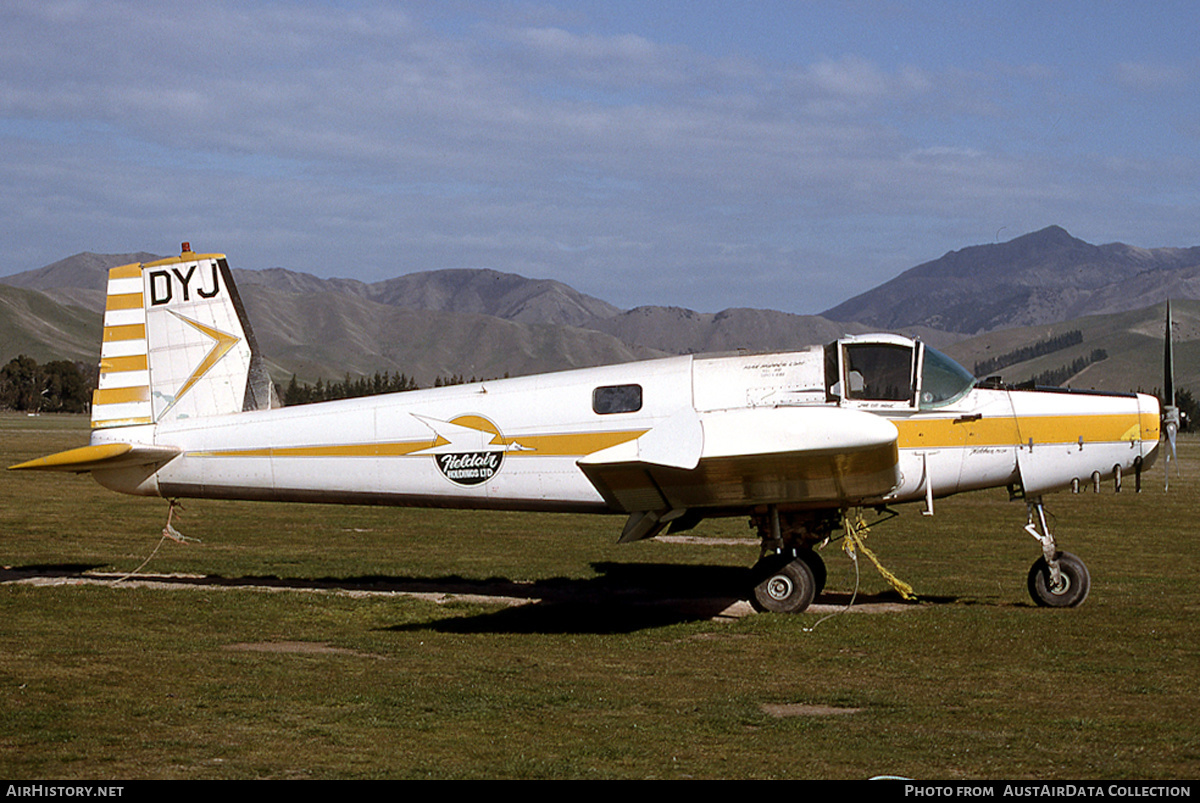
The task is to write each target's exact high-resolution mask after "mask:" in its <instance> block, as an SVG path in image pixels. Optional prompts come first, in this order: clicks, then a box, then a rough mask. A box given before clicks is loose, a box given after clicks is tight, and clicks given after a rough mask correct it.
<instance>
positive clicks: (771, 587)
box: [750, 558, 817, 613]
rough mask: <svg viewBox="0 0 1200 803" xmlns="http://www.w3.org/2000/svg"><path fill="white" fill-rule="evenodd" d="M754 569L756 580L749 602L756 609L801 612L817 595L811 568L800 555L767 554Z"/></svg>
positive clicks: (763, 611) (776, 611)
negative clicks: (771, 555) (772, 555)
mask: <svg viewBox="0 0 1200 803" xmlns="http://www.w3.org/2000/svg"><path fill="white" fill-rule="evenodd" d="M754 570H755V577H756V578H757V582H756V583H755V585H754V590H753V593H751V595H750V604H751V605H752V606H753V607H754V610H756V611H759V612H762V613H765V612H770V613H800V612H801V611H803V610H804V609H805V608H807V607H808V606H809V605H811V604H812V601H813V597H815V596H816V595H817V583H816V580H814V579H813V573H812V569H810V568H809V566H808V563H806V562H805V561H804V560H803V559H801V558H795V559H791V560H789V559H787V558H768V559H766V560H763V561H759V563H758V565H757V566H755V567H754Z"/></svg>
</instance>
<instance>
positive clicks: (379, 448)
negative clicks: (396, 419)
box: [188, 430, 646, 457]
mask: <svg viewBox="0 0 1200 803" xmlns="http://www.w3.org/2000/svg"><path fill="white" fill-rule="evenodd" d="M645 433H646V430H635V431H631V432H573V433H564V434H557V435H531V436H529V437H525V438H505V439H504V440H505V444H506V445H509V446H512V447H513V448H512V450H511V451H509V452H507V453H506V454H507V455H508V456H511V457H521V456H523V455H529V456H535V457H582V456H583V455H585V454H591V453H592V452H598V451H600V450H601V449H607V448H608V447H610V446H616V445H617V444H621V443H625V442H626V441H631V440H634V439H635V438H640V437H641V436H642V435H644V434H645ZM445 443H446V441H444V440H441V439H430V440H420V441H394V442H391V443H345V444H327V445H324V446H269V447H263V448H258V449H216V450H208V451H199V452H189V453H188V455H189V456H190V457H403V456H405V455H410V454H413V453H414V452H420V451H423V450H426V449H433V448H436V447H438V446H442V445H445Z"/></svg>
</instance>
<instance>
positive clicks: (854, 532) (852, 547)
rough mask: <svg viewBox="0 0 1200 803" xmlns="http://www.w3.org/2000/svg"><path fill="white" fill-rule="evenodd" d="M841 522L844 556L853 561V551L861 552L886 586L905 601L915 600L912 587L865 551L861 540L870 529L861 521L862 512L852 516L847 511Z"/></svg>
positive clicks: (856, 512) (868, 551) (873, 555)
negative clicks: (843, 530)
mask: <svg viewBox="0 0 1200 803" xmlns="http://www.w3.org/2000/svg"><path fill="white" fill-rule="evenodd" d="M843 520H844V521H845V524H846V540H845V542H844V543H843V544H842V549H844V550H846V554H847V555H849V556H850V558H851V559H852V560H853V559H855V554H854V553H855V551H859V552H862V553H863V554H864V555H866V556H867V557H868V558H870V560H871V563H874V564H875V568H876V570H878V572H879V573H880V574H881V575H882V576H883V579H884V580H887V581H888V584H889V585H891V587H892V588H894V589H896V591H897V592H898V593H899V594H900V596H901V597H903V598H904V599H907V600H915V599H916V598H917V595H916V593H914V592H913V588H912V586H910V585H909V584H908V583H906V582H904V581H903V580H901V579H900V578H899V577H897V576H896V575H894V574H892V573H891V572H889V571H888V570H887V569H885V568H884V567H883V564H882V563H880V562H879V558H877V557H875V553H874V552H872V551H871V550H869V549H867V545H866V544H864V543H863V539H865V538H866V536H867V533H869V532H870V529H869V528H868V527H867V523H866V522H865V521H863V517H862V512H861V511H855V512H854V515H853V516H852V515H851V514H850V513H849V511H847V513H846V515H845V516H844V517H843Z"/></svg>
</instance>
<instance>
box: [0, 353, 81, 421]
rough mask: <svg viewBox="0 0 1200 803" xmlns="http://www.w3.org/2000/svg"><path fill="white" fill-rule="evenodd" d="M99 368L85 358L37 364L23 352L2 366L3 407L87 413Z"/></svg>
mask: <svg viewBox="0 0 1200 803" xmlns="http://www.w3.org/2000/svg"><path fill="white" fill-rule="evenodd" d="M98 374H99V369H98V368H96V367H95V366H93V365H89V364H87V363H83V362H71V361H70V360H53V361H51V362H48V363H46V364H45V365H38V363H37V360H35V359H33V358H32V357H27V356H26V355H24V354H21V355H20V356H17V357H14V358H13V359H11V360H9V362H8V364H7V365H5V366H4V367H3V368H0V408H3V409H7V410H20V411H22V412H30V413H38V412H46V413H86V412H88V411H89V410H90V409H91V404H92V391H93V390H94V389H95V387H96V379H97V376H98Z"/></svg>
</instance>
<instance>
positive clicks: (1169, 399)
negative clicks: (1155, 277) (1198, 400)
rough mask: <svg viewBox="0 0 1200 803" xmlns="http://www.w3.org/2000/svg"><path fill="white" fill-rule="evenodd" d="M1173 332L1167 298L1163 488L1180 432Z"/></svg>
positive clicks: (1168, 483)
mask: <svg viewBox="0 0 1200 803" xmlns="http://www.w3.org/2000/svg"><path fill="white" fill-rule="evenodd" d="M1173 340H1174V338H1173V337H1172V333H1171V300H1170V299H1167V325H1166V331H1165V333H1164V336H1163V431H1164V432H1166V435H1167V445H1168V446H1170V447H1171V450H1170V452H1168V453H1167V456H1166V461H1165V463H1164V465H1165V467H1166V479H1165V481H1164V485H1163V490H1170V488H1171V463H1174V462H1176V454H1175V435H1176V433H1178V432H1179V408H1178V407H1176V406H1175V348H1174V346H1173V344H1172V341H1173Z"/></svg>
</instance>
